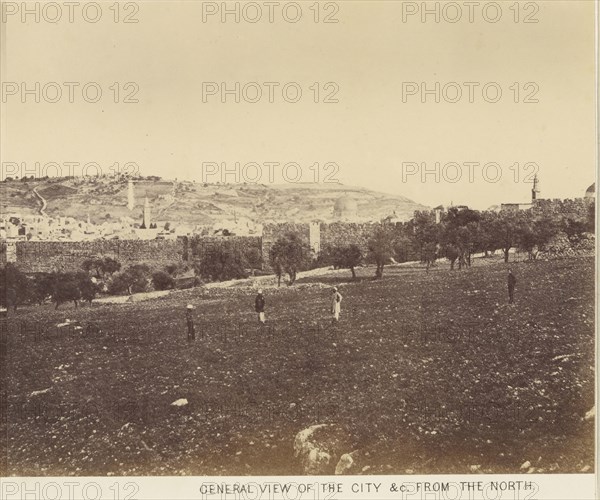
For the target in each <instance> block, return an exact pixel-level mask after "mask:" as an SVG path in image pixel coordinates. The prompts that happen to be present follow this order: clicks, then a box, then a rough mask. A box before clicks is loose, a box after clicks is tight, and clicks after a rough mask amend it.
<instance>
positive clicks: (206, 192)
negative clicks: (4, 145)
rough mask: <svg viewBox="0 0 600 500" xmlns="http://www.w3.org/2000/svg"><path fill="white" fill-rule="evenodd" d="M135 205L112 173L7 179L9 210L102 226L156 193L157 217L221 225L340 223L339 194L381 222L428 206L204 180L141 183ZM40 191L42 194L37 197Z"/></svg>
mask: <svg viewBox="0 0 600 500" xmlns="http://www.w3.org/2000/svg"><path fill="white" fill-rule="evenodd" d="M134 186H135V188H134V193H135V207H134V209H133V210H131V211H130V210H129V209H128V208H127V181H126V180H120V181H117V180H115V179H113V178H109V177H99V178H88V179H83V178H69V179H64V178H54V179H46V180H29V181H26V182H25V181H10V182H2V183H0V203H1V205H0V210H1V212H2V214H13V213H17V214H24V215H25V214H36V213H39V210H40V208H41V206H42V200H41V199H40V197H42V198H43V199H44V200H45V201H46V203H47V207H46V209H45V212H46V213H47V214H48V215H49V216H51V217H59V216H69V217H74V218H77V219H82V220H83V219H86V218H87V216H88V214H89V216H90V219H91V221H92V222H94V223H99V222H102V221H104V220H106V219H109V218H113V219H115V218H116V219H118V218H120V217H131V218H133V219H135V220H141V214H142V209H143V206H144V198H145V197H148V200H149V202H150V206H151V210H152V219H153V221H155V222H159V223H160V222H167V221H171V222H184V223H187V224H194V225H195V224H201V225H202V224H206V225H210V224H214V223H215V222H219V221H225V220H227V221H231V220H233V219H234V217H237V218H241V217H246V218H248V219H250V220H253V221H256V222H263V223H264V222H278V221H297V222H308V221H311V220H323V221H331V220H333V207H334V204H335V202H336V200H337V199H339V198H340V197H342V196H347V197H350V198H352V199H354V200H355V201H356V202H357V204H358V217H359V218H360V219H361V220H380V219H382V218H383V217H387V216H389V215H392V214H393V213H394V212H395V213H396V216H397V217H398V218H399V219H400V220H408V219H410V218H411V217H412V216H413V213H414V211H415V210H424V209H426V208H428V207H425V206H424V205H420V204H418V203H415V202H414V201H412V200H409V199H408V198H405V197H403V196H395V195H390V194H384V193H379V192H375V191H370V190H368V189H363V188H358V187H350V186H344V185H341V184H285V185H264V184H256V185H255V184H201V183H193V182H176V181H165V180H161V181H156V180H143V179H138V180H135V184H134ZM34 189H35V190H36V192H37V193H38V194H39V196H40V197H38V196H36V194H35V192H34Z"/></svg>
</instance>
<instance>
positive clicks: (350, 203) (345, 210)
mask: <svg viewBox="0 0 600 500" xmlns="http://www.w3.org/2000/svg"><path fill="white" fill-rule="evenodd" d="M357 217H358V203H356V200H355V199H354V198H352V197H351V196H348V195H347V194H345V195H344V196H341V197H339V198H338V199H337V200H336V202H335V205H334V206H333V218H334V219H335V220H339V221H352V220H356V219H357Z"/></svg>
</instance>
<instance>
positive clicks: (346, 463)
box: [335, 453, 354, 476]
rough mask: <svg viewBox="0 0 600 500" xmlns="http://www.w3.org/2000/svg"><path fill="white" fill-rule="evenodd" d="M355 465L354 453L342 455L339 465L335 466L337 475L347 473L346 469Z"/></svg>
mask: <svg viewBox="0 0 600 500" xmlns="http://www.w3.org/2000/svg"><path fill="white" fill-rule="evenodd" d="M353 465H354V459H353V458H352V454H351V453H344V454H343V455H342V456H341V457H340V460H339V461H338V463H337V465H336V466H335V475H336V476H339V475H342V474H345V473H346V471H348V470H350V469H351V468H352V466H353Z"/></svg>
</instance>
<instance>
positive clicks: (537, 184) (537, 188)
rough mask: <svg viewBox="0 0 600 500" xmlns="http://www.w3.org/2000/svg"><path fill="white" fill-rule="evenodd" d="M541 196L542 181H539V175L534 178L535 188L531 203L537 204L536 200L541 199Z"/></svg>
mask: <svg viewBox="0 0 600 500" xmlns="http://www.w3.org/2000/svg"><path fill="white" fill-rule="evenodd" d="M539 196H540V181H539V179H538V176H537V174H535V175H534V177H533V188H531V202H532V203H533V202H535V200H537V199H539Z"/></svg>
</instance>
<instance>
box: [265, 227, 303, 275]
mask: <svg viewBox="0 0 600 500" xmlns="http://www.w3.org/2000/svg"><path fill="white" fill-rule="evenodd" d="M269 259H270V261H271V266H272V267H273V270H274V271H275V274H276V275H277V278H278V286H279V285H280V284H281V276H282V274H283V273H286V274H287V275H288V276H289V278H290V283H289V284H290V285H293V284H294V282H295V281H296V275H297V273H298V271H301V270H302V269H304V268H305V267H306V266H308V263H309V261H310V248H309V247H308V245H307V244H306V243H304V242H303V241H302V240H301V239H300V237H299V236H298V235H297V234H296V233H287V234H286V235H284V236H283V237H281V238H279V239H278V240H277V241H276V242H275V243H274V244H273V246H272V247H271V251H270V252H269Z"/></svg>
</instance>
